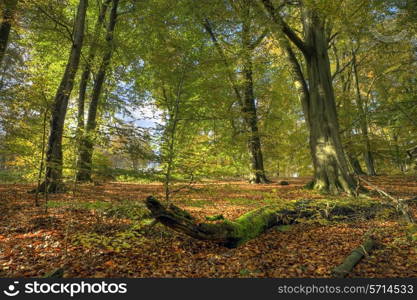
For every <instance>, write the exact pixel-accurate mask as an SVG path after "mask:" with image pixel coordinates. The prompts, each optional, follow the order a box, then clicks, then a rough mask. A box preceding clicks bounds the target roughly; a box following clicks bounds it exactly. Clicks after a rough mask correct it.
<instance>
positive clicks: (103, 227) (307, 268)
mask: <svg viewBox="0 0 417 300" xmlns="http://www.w3.org/2000/svg"><path fill="white" fill-rule="evenodd" d="M285 180H288V181H289V183H290V184H289V185H288V186H281V185H279V184H268V185H250V184H247V183H245V182H207V183H204V184H197V185H194V186H193V187H192V188H191V189H183V190H181V191H180V192H178V193H177V194H175V198H174V199H173V202H174V203H175V204H176V205H178V206H180V207H182V208H184V209H187V210H188V211H190V212H191V213H192V214H193V215H195V216H196V217H197V218H198V219H199V220H201V221H204V220H205V217H206V216H212V215H217V214H222V215H223V216H224V217H226V218H229V219H234V218H236V217H238V216H239V215H241V214H243V213H245V212H247V211H249V210H252V209H254V208H256V207H259V206H262V205H265V204H270V203H273V202H274V201H275V199H278V198H279V199H281V200H288V201H290V200H292V199H324V198H326V199H329V201H331V200H332V199H333V198H334V199H336V198H337V197H330V196H326V195H323V194H319V193H315V192H312V191H307V190H304V189H303V188H302V187H303V185H304V184H305V183H306V182H307V180H308V178H303V179H300V178H297V179H295V178H287V179H285ZM367 180H369V181H370V182H372V183H373V184H375V185H377V186H378V187H380V188H382V189H383V190H385V191H386V192H388V193H390V194H391V195H393V196H394V197H398V198H403V199H409V198H413V197H415V196H416V195H417V178H415V177H414V178H411V177H408V178H407V177H392V176H391V177H383V176H378V177H369V178H367ZM33 187H34V186H33V185H23V184H3V185H0V277H21V276H23V277H41V276H44V275H45V274H46V273H47V272H49V271H51V270H54V269H56V268H59V267H62V266H63V267H64V269H65V275H64V276H65V277H214V278H219V277H329V276H330V274H331V270H332V269H333V268H334V267H335V266H337V265H338V264H340V263H341V262H342V261H343V259H344V258H345V257H346V256H347V255H348V254H349V253H350V252H351V251H352V249H354V248H356V247H358V245H360V244H361V242H362V241H363V236H364V234H365V233H367V232H369V230H372V232H373V233H374V234H375V235H376V236H377V237H378V243H379V246H378V248H377V249H376V250H375V251H373V252H372V253H371V254H370V255H369V256H367V257H365V258H364V259H363V260H362V261H361V262H360V263H359V264H358V265H357V266H356V267H355V269H354V270H353V272H352V273H351V274H349V277H417V242H416V241H413V239H411V238H410V237H409V235H408V234H407V228H406V227H407V226H406V224H404V223H403V222H401V221H400V219H399V218H397V217H393V216H390V217H384V216H381V217H379V218H376V219H372V220H363V219H360V218H358V219H354V220H351V221H349V222H330V221H326V220H321V221H320V220H315V221H308V220H306V221H305V222H301V223H299V224H296V225H291V226H285V227H276V228H272V229H270V230H268V231H267V232H266V233H264V234H262V235H261V236H259V237H258V238H255V239H253V240H251V241H249V242H247V243H246V244H244V245H242V246H240V247H238V248H237V249H227V248H224V247H222V246H219V245H217V244H214V243H211V242H204V241H198V240H195V239H192V238H190V237H188V236H185V235H182V234H179V233H176V232H173V231H172V230H170V229H168V228H166V227H164V226H163V225H161V224H158V225H156V226H154V227H152V228H151V229H149V230H147V231H138V228H141V226H142V227H143V225H144V222H143V221H141V220H142V219H143V217H144V216H146V214H147V213H148V212H147V209H146V208H145V207H144V204H143V200H144V199H145V198H146V197H147V196H149V195H154V196H157V197H158V196H159V197H160V198H162V194H163V188H162V185H160V184H126V183H106V184H104V185H103V186H93V185H79V186H77V187H76V190H75V191H71V192H68V193H65V194H57V195H49V197H48V205H47V212H45V205H44V201H45V200H44V198H43V196H42V195H40V202H41V204H42V205H41V206H40V207H36V206H34V202H35V195H33V194H28V193H27V191H28V190H30V189H31V188H33ZM370 197H372V198H378V199H381V200H382V198H380V196H378V194H376V193H370ZM339 198H340V197H339ZM410 205H411V207H412V210H413V212H414V214H415V215H416V213H417V203H416V202H413V204H410Z"/></svg>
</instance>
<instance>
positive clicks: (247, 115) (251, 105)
mask: <svg viewBox="0 0 417 300" xmlns="http://www.w3.org/2000/svg"><path fill="white" fill-rule="evenodd" d="M245 9H246V10H247V11H246V16H244V18H243V19H244V20H243V24H242V29H244V30H243V32H242V34H243V36H242V52H243V61H244V62H243V76H244V79H243V90H244V95H243V96H242V93H241V86H239V84H238V82H237V79H236V74H235V70H233V69H232V68H231V66H230V64H229V61H228V60H227V57H226V55H225V53H224V51H223V48H222V46H221V45H220V43H219V41H218V39H217V37H216V36H215V34H214V32H213V29H212V27H211V24H210V22H209V20H207V19H205V20H204V23H203V26H204V28H205V29H206V31H207V32H208V33H209V35H210V37H211V40H212V41H213V43H214V46H215V47H216V49H217V51H218V52H219V54H220V56H221V59H222V60H223V63H224V65H225V67H226V70H227V76H228V78H229V81H230V83H231V85H232V88H233V91H234V93H235V95H236V99H237V100H238V102H239V105H240V108H241V111H242V115H243V121H244V122H245V126H246V128H247V130H248V132H249V137H248V141H247V146H248V152H249V156H250V178H249V181H250V182H251V183H268V182H269V180H268V179H267V178H266V175H265V169H264V162H263V155H262V143H261V139H260V136H259V128H258V117H257V109H256V103H255V96H254V91H253V71H252V52H253V50H254V47H255V46H256V44H257V43H256V42H255V43H254V42H252V41H251V38H252V36H251V32H250V16H249V9H250V1H248V2H245ZM257 42H258V43H259V42H260V40H258V41H257Z"/></svg>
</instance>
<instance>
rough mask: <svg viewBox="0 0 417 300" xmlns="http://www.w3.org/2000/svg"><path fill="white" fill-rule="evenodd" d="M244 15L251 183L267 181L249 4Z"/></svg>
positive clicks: (244, 109)
mask: <svg viewBox="0 0 417 300" xmlns="http://www.w3.org/2000/svg"><path fill="white" fill-rule="evenodd" d="M245 9H246V15H245V16H244V21H243V26H242V46H243V49H242V50H243V51H242V52H243V66H242V69H243V70H242V71H243V77H244V78H243V91H244V93H243V103H242V114H243V118H244V120H245V123H246V127H247V128H248V131H249V137H248V149H249V154H250V158H251V168H250V170H251V175H250V182H252V183H268V182H269V180H268V179H267V178H266V175H265V169H264V160H263V155H262V146H261V138H260V136H259V128H258V116H257V109H256V102H255V95H254V91H253V64H252V52H253V46H252V42H251V35H250V30H251V28H250V27H251V20H250V15H249V10H250V6H249V5H247V6H246V7H245Z"/></svg>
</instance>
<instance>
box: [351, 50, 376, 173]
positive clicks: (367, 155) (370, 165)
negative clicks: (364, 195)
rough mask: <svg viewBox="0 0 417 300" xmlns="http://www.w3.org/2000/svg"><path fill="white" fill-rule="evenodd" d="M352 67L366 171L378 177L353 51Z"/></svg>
mask: <svg viewBox="0 0 417 300" xmlns="http://www.w3.org/2000/svg"><path fill="white" fill-rule="evenodd" d="M352 65H353V74H354V78H355V87H356V104H357V107H358V109H359V120H360V124H361V132H362V140H363V144H364V146H365V151H364V152H363V157H364V159H365V165H366V170H367V173H368V175H369V176H376V171H375V165H374V158H373V155H372V152H371V143H370V140H369V133H368V117H367V109H366V108H365V107H364V103H363V101H362V96H361V90H360V87H359V75H358V67H357V64H356V54H355V52H354V51H352Z"/></svg>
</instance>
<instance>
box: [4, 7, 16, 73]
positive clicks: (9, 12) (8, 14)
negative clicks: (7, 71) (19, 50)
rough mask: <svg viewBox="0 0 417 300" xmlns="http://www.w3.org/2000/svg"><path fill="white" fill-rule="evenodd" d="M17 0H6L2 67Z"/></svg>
mask: <svg viewBox="0 0 417 300" xmlns="http://www.w3.org/2000/svg"><path fill="white" fill-rule="evenodd" d="M16 6H17V0H5V2H4V9H3V16H2V21H1V24H0V65H1V63H2V61H3V58H4V54H5V52H6V49H7V44H8V42H9V35H10V29H11V28H12V21H13V17H14V14H15V11H16Z"/></svg>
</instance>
